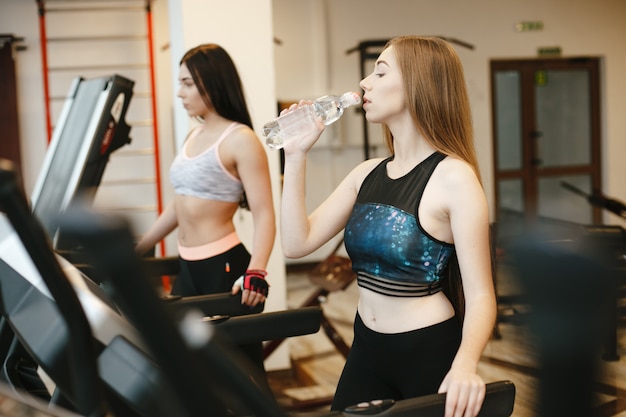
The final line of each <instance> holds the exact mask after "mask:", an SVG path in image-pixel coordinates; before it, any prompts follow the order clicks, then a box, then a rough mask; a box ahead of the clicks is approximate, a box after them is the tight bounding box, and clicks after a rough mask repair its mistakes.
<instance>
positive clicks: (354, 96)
mask: <svg viewBox="0 0 626 417" xmlns="http://www.w3.org/2000/svg"><path fill="white" fill-rule="evenodd" d="M341 101H343V102H345V103H346V104H347V105H348V106H354V105H355V104H359V103H360V102H361V96H360V95H359V93H357V92H354V91H348V92H347V93H344V94H343V95H342V96H341Z"/></svg>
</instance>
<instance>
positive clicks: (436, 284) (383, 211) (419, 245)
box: [344, 152, 454, 297]
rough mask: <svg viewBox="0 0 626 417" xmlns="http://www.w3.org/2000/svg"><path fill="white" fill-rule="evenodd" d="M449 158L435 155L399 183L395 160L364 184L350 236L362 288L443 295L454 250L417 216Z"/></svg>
mask: <svg viewBox="0 0 626 417" xmlns="http://www.w3.org/2000/svg"><path fill="white" fill-rule="evenodd" d="M445 157H446V155H444V154H442V153H439V152H435V153H433V154H431V155H430V156H429V157H428V158H426V159H425V160H424V161H422V162H421V163H419V164H418V165H417V166H416V167H415V168H413V169H412V170H411V171H410V172H409V173H408V174H406V175H404V176H402V177H400V178H397V179H391V178H389V176H388V175H387V163H388V162H389V161H391V160H392V159H393V157H389V158H387V159H385V160H384V161H382V162H381V163H380V164H378V165H377V166H376V167H375V168H374V169H373V170H372V172H370V173H369V174H368V175H367V177H366V178H365V180H364V181H363V184H362V185H361V189H360V190H359V194H358V196H357V200H356V203H355V205H354V208H353V209H352V214H351V215H350V218H349V220H348V223H347V224H346V229H345V233H344V240H345V245H346V250H347V252H348V255H349V256H350V258H351V259H352V269H353V270H354V272H356V274H357V283H358V285H359V286H360V287H362V288H367V289H369V290H371V291H374V292H377V293H379V294H383V295H389V296H394V297H421V296H426V295H430V294H434V293H436V292H439V291H441V289H442V288H441V279H442V277H443V275H444V273H445V270H446V267H447V265H448V261H449V259H450V257H451V256H452V254H453V253H454V245H452V244H450V243H446V242H442V241H440V240H437V239H435V238H433V237H432V236H430V235H429V234H428V233H427V232H426V231H425V230H424V229H423V228H422V226H421V224H420V222H419V218H418V215H417V212H418V207H419V204H420V201H421V199H422V194H423V193H424V188H425V187H426V184H427V183H428V180H429V179H430V177H431V175H432V173H433V171H434V170H435V167H436V166H437V165H438V164H439V162H441V161H442V160H443V159H444V158H445Z"/></svg>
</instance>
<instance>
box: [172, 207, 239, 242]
mask: <svg viewBox="0 0 626 417" xmlns="http://www.w3.org/2000/svg"><path fill="white" fill-rule="evenodd" d="M238 207H239V204H238V203H230V202H224V201H214V200H204V199H201V198H197V197H192V196H186V195H177V196H176V197H175V198H174V208H175V209H176V217H177V218H178V219H179V220H178V241H179V243H180V244H181V245H182V246H187V247H193V246H201V245H205V244H207V243H211V242H214V241H216V240H219V239H221V238H223V237H224V236H227V235H229V234H230V233H232V232H234V231H235V225H234V224H233V216H234V215H235V212H236V211H237V208H238Z"/></svg>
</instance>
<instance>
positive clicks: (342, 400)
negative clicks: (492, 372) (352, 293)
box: [331, 313, 461, 411]
mask: <svg viewBox="0 0 626 417" xmlns="http://www.w3.org/2000/svg"><path fill="white" fill-rule="evenodd" d="M460 344H461V327H460V325H459V323H458V321H457V319H456V317H453V318H451V319H449V320H446V321H444V322H441V323H438V324H435V325H432V326H429V327H425V328H423V329H417V330H412V331H408V332H403V333H394V334H383V333H378V332H375V331H373V330H371V329H369V328H367V327H366V326H365V324H363V321H362V320H361V317H360V316H359V314H358V313H357V315H356V318H355V320H354V342H353V343H352V348H351V349H350V354H349V355H348V359H347V361H346V365H345V367H344V368H343V372H342V373H341V377H340V379H339V383H338V385H337V391H336V393H335V397H334V399H333V403H332V406H331V410H337V411H342V410H344V409H345V408H346V407H348V406H351V405H355V404H358V403H360V402H365V401H371V400H376V399H394V400H402V399H406V398H413V397H418V396H422V395H427V394H434V393H436V392H437V390H438V389H439V386H440V385H441V382H442V381H443V378H444V377H445V375H446V374H447V373H448V370H449V369H450V366H451V365H452V361H453V359H454V356H455V355H456V352H457V350H458V348H459V345H460Z"/></svg>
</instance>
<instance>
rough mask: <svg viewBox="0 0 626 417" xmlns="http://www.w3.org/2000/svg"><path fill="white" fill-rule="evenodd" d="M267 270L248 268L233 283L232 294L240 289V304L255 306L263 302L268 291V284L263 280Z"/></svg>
mask: <svg viewBox="0 0 626 417" xmlns="http://www.w3.org/2000/svg"><path fill="white" fill-rule="evenodd" d="M266 276H267V271H265V270H262V269H248V270H247V271H246V273H245V274H244V275H242V276H240V277H239V278H238V279H237V281H235V282H234V283H233V289H232V294H233V295H235V294H237V293H238V292H239V291H241V304H245V305H247V306H249V307H251V308H252V307H256V306H257V305H258V304H261V303H264V302H265V299H266V298H267V294H268V293H269V287H270V285H269V284H268V283H267V281H266V280H265V277H266Z"/></svg>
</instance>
